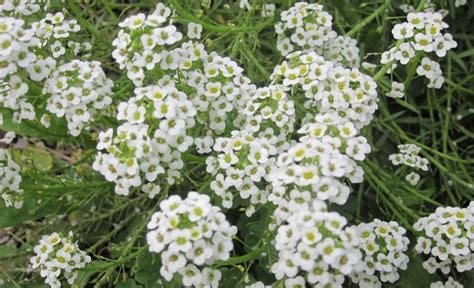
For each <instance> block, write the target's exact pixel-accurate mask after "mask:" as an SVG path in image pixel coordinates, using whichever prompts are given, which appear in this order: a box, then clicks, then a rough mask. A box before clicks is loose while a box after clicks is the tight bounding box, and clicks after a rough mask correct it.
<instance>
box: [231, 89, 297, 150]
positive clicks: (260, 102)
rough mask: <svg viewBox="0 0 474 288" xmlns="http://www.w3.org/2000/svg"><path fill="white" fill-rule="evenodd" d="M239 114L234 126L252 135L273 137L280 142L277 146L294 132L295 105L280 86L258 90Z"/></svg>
mask: <svg viewBox="0 0 474 288" xmlns="http://www.w3.org/2000/svg"><path fill="white" fill-rule="evenodd" d="M239 112H240V113H239V116H237V118H236V119H235V121H234V126H237V127H239V128H240V129H241V130H245V131H250V132H252V133H259V132H260V133H265V134H268V135H275V136H276V137H277V138H278V140H277V142H280V144H279V145H277V146H281V145H283V144H282V143H281V142H285V139H286V137H285V136H286V135H288V134H289V133H292V132H293V130H294V125H295V121H296V119H295V113H296V111H295V104H294V101H293V100H290V99H288V95H287V93H286V92H285V87H283V86H282V85H270V86H268V87H263V88H258V89H257V90H256V92H255V93H252V94H251V95H250V99H249V100H248V101H247V103H246V104H245V107H244V108H243V109H242V110H241V111H239Z"/></svg>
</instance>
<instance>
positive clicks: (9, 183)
mask: <svg viewBox="0 0 474 288" xmlns="http://www.w3.org/2000/svg"><path fill="white" fill-rule="evenodd" d="M20 169H21V167H20V165H18V164H17V163H16V162H15V161H14V160H13V158H12V155H11V154H10V152H9V151H8V150H7V149H3V148H0V179H1V182H0V194H1V195H2V199H3V200H4V201H5V205H6V206H7V207H10V206H14V207H15V208H18V209H19V208H21V207H22V206H23V190H22V189H21V188H20V183H21V175H20Z"/></svg>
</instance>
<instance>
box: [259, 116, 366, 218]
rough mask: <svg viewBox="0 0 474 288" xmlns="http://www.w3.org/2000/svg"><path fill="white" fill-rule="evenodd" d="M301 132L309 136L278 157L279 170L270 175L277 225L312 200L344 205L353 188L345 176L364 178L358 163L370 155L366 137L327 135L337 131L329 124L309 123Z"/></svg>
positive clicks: (342, 126) (356, 178)
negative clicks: (347, 182)
mask: <svg viewBox="0 0 474 288" xmlns="http://www.w3.org/2000/svg"><path fill="white" fill-rule="evenodd" d="M344 126H345V125H341V127H340V129H341V130H343V129H344ZM302 129H307V130H308V131H307V133H308V134H309V135H307V136H304V137H302V138H301V139H300V140H299V142H297V143H295V144H294V145H292V146H291V147H290V148H289V149H288V150H287V151H285V152H283V153H280V154H279V155H278V158H277V161H276V163H275V164H276V168H275V169H273V173H271V175H270V176H269V178H270V179H271V184H272V189H271V194H270V195H269V198H268V200H269V201H272V202H273V203H274V204H275V205H277V209H276V210H275V212H274V215H273V216H274V218H275V221H276V224H279V223H281V222H282V221H284V220H285V219H286V218H287V217H289V215H291V214H292V213H295V212H297V211H299V210H302V209H304V207H305V205H306V202H308V201H310V200H312V199H319V200H322V201H329V202H332V203H337V204H339V205H343V204H345V203H346V201H347V199H348V197H349V194H350V188H349V186H347V184H345V183H344V181H343V179H344V177H347V178H348V179H349V180H350V181H351V182H352V183H360V182H361V181H362V179H363V177H362V176H363V173H364V171H363V170H362V168H361V167H360V166H358V165H357V164H356V162H355V160H357V161H362V160H364V158H365V154H367V153H369V152H370V145H369V144H368V143H367V140H366V139H365V138H364V137H362V136H358V137H354V136H353V135H351V136H349V137H346V138H344V137H334V136H331V135H325V133H326V132H327V131H328V132H329V131H331V130H335V131H337V129H338V128H337V126H331V125H326V124H308V125H306V126H304V127H303V128H302Z"/></svg>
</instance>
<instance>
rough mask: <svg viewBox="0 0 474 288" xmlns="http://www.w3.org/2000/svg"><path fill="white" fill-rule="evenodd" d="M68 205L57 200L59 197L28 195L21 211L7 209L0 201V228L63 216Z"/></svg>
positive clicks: (12, 208)
mask: <svg viewBox="0 0 474 288" xmlns="http://www.w3.org/2000/svg"><path fill="white" fill-rule="evenodd" d="M66 208H67V207H66V205H64V204H62V202H60V201H58V200H57V197H50V198H47V197H45V196H44V195H43V197H39V196H38V195H30V194H28V195H26V197H25V202H24V203H23V207H21V209H16V208H14V207H5V203H4V202H3V201H0V228H5V227H10V226H14V225H16V224H19V223H22V222H25V221H28V220H36V219H38V218H41V217H44V216H46V215H49V214H61V213H64V212H65V211H66Z"/></svg>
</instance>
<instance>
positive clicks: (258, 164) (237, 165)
mask: <svg viewBox="0 0 474 288" xmlns="http://www.w3.org/2000/svg"><path fill="white" fill-rule="evenodd" d="M273 140H276V138H273ZM273 142H274V141H272V139H268V138H265V137H254V136H252V134H251V133H250V132H248V131H233V132H232V136H231V137H219V138H217V139H216V143H215V144H214V147H213V151H214V152H216V153H217V155H216V156H209V157H208V158H207V160H206V163H207V168H206V170H207V172H208V173H211V174H212V175H214V180H213V181H212V182H211V189H212V190H213V191H214V193H216V194H217V195H218V196H219V197H221V198H222V206H223V207H226V208H231V207H232V204H233V199H234V194H236V195H239V196H240V198H241V199H249V202H250V204H249V205H247V206H246V214H247V216H250V215H252V214H253V212H254V211H255V206H256V205H258V204H265V203H266V202H267V197H268V193H269V191H268V190H269V188H270V187H269V186H268V184H267V183H269V182H270V179H269V178H268V175H269V171H271V170H272V168H273V166H274V164H275V155H276V154H277V153H278V152H279V151H278V149H277V147H275V143H273Z"/></svg>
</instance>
